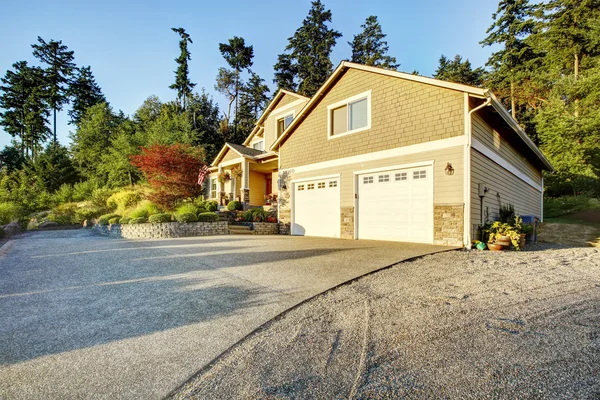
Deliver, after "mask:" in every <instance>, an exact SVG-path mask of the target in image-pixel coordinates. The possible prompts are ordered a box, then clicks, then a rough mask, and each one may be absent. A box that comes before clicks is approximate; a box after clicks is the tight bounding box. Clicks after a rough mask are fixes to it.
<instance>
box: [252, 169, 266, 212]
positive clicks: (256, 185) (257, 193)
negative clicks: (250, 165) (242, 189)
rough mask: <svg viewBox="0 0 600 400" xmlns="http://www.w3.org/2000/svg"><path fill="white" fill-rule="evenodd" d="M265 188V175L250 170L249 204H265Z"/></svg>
mask: <svg viewBox="0 0 600 400" xmlns="http://www.w3.org/2000/svg"><path fill="white" fill-rule="evenodd" d="M265 190H266V181H265V175H264V174H261V173H260V172H255V171H250V205H253V206H262V205H263V204H265Z"/></svg>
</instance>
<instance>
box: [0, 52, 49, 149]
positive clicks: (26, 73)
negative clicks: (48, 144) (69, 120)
mask: <svg viewBox="0 0 600 400" xmlns="http://www.w3.org/2000/svg"><path fill="white" fill-rule="evenodd" d="M13 68H14V71H11V70H8V71H7V72H6V75H5V76H4V77H3V78H2V79H1V81H2V86H0V90H2V92H3V93H2V95H1V96H0V108H2V109H4V112H2V113H0V125H1V126H3V127H4V130H5V131H6V132H7V133H8V134H10V135H11V136H12V137H13V138H18V139H19V142H20V143H19V146H20V150H21V153H22V155H23V156H27V155H31V156H32V157H34V156H35V154H36V152H37V150H39V149H40V147H41V144H42V143H43V142H44V141H45V140H46V139H47V137H48V134H49V130H48V127H47V123H48V120H47V118H48V116H49V111H48V108H47V105H46V103H45V101H44V99H45V97H46V93H45V87H44V73H43V71H42V70H41V69H40V68H37V67H29V66H28V65H27V62H26V61H19V62H16V63H14V64H13Z"/></svg>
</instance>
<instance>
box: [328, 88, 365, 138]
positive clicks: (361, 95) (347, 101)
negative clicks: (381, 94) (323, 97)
mask: <svg viewBox="0 0 600 400" xmlns="http://www.w3.org/2000/svg"><path fill="white" fill-rule="evenodd" d="M371 93H372V90H367V91H366V92H362V93H359V94H357V95H355V96H352V97H349V98H347V99H344V100H341V101H338V102H337V103H333V104H330V105H328V106H327V139H328V140H331V139H337V138H340V137H343V136H347V135H352V134H354V133H358V132H362V131H366V130H368V129H371ZM364 98H366V99H367V126H363V127H362V128H358V129H353V130H351V131H347V132H344V133H338V134H337V135H332V134H331V122H332V120H331V114H332V113H333V110H334V109H336V108H340V107H342V106H348V105H349V104H350V103H353V102H355V101H358V100H362V99H364ZM347 115H349V114H348V112H347ZM348 124H349V121H348Z"/></svg>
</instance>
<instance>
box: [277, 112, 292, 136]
mask: <svg viewBox="0 0 600 400" xmlns="http://www.w3.org/2000/svg"><path fill="white" fill-rule="evenodd" d="M274 117H275V136H277V138H278V139H279V137H280V136H283V133H284V132H285V131H286V130H287V128H288V127H289V126H290V125H291V124H292V123H293V122H294V118H296V110H295V109H294V110H292V111H291V112H285V113H279V114H276V115H274ZM287 117H292V122H290V125H288V126H285V119H286V118H287ZM281 119H282V120H283V131H281V134H280V133H279V132H277V129H278V128H279V126H278V125H279V120H281Z"/></svg>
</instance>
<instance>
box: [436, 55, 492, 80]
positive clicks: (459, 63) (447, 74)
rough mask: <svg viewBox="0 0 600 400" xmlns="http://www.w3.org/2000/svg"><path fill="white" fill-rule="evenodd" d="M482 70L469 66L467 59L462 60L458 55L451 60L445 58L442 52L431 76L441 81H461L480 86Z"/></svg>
mask: <svg viewBox="0 0 600 400" xmlns="http://www.w3.org/2000/svg"><path fill="white" fill-rule="evenodd" d="M483 73H484V70H483V68H481V67H479V68H475V69H473V68H472V67H471V63H470V62H469V60H465V61H463V60H462V57H461V56H460V55H458V54H457V55H456V56H455V57H454V59H453V60H450V59H448V58H446V56H444V55H443V54H442V56H441V57H440V60H439V65H438V68H437V70H436V71H435V73H434V75H433V77H434V78H436V79H441V80H443V81H450V82H456V83H462V84H465V85H471V86H480V85H481V81H482V77H483Z"/></svg>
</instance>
